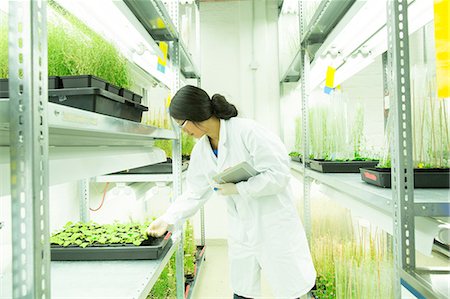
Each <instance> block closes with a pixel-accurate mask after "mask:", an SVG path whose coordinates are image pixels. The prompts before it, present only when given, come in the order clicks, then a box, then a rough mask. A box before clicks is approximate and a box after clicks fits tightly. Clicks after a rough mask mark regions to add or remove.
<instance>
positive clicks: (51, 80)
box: [48, 76, 62, 89]
mask: <svg viewBox="0 0 450 299" xmlns="http://www.w3.org/2000/svg"><path fill="white" fill-rule="evenodd" d="M61 87H62V82H61V78H59V77H58V76H50V77H48V89H60V88H61Z"/></svg>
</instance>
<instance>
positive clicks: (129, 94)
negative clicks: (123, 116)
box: [119, 88, 140, 103]
mask: <svg viewBox="0 0 450 299" xmlns="http://www.w3.org/2000/svg"><path fill="white" fill-rule="evenodd" d="M119 95H120V96H123V97H124V98H125V99H127V100H130V101H132V100H133V95H134V93H133V92H131V91H129V90H128V89H125V88H121V89H120V90H119ZM139 103H140V102H139Z"/></svg>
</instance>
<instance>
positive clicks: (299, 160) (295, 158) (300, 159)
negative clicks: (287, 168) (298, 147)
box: [290, 156, 302, 163]
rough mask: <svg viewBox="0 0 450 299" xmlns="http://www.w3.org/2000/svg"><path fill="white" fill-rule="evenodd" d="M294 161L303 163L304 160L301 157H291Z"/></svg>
mask: <svg viewBox="0 0 450 299" xmlns="http://www.w3.org/2000/svg"><path fill="white" fill-rule="evenodd" d="M290 157H291V160H292V161H295V162H299V163H302V158H300V156H290Z"/></svg>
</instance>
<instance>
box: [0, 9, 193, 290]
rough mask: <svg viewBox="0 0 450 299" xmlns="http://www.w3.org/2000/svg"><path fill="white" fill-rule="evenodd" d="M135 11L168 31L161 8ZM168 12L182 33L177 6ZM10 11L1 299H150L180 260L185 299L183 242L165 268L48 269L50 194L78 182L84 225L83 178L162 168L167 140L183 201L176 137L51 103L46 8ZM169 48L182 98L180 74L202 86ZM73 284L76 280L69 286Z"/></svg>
mask: <svg viewBox="0 0 450 299" xmlns="http://www.w3.org/2000/svg"><path fill="white" fill-rule="evenodd" d="M125 2H131V1H125ZM135 3H141V4H142V3H143V4H146V3H147V4H151V5H153V7H154V9H153V10H151V11H149V10H146V11H145V12H147V13H150V12H156V13H157V16H158V17H160V18H161V19H162V20H164V21H165V24H170V23H171V20H170V18H167V13H166V11H165V8H164V5H163V4H162V3H161V1H159V0H148V1H135ZM170 8H171V9H170V12H171V17H172V19H173V20H176V23H177V22H178V1H176V3H172V4H171V6H170ZM9 10H10V13H9V15H10V18H9V28H10V29H9V39H10V42H9V49H10V51H9V70H10V71H9V78H10V80H9V90H10V99H9V100H2V101H0V153H1V155H0V170H1V171H2V173H9V172H10V174H11V177H8V178H7V179H8V181H10V182H11V201H12V236H13V240H12V271H11V274H12V277H9V274H8V273H7V274H6V276H7V277H6V278H5V279H3V280H2V281H3V282H5V283H8V285H2V286H1V288H2V295H3V294H5V295H6V297H12V298H51V297H56V298H58V297H67V296H72V297H77V298H82V297H83V294H84V296H89V297H90V298H92V297H104V296H105V294H106V293H110V294H111V296H116V297H117V296H119V297H121V298H146V296H147V294H148V292H149V291H150V290H151V288H152V286H153V284H154V283H155V281H156V280H157V278H158V277H159V274H160V273H161V271H162V270H163V268H164V266H165V265H166V263H167V261H168V260H169V258H170V256H171V255H172V254H173V253H174V252H175V250H176V251H177V297H178V298H183V297H184V272H183V244H182V238H180V236H179V238H178V239H175V241H174V243H173V245H172V247H171V248H170V249H169V251H168V252H167V254H166V255H165V256H164V257H163V258H161V259H159V260H153V261H104V262H100V261H99V262H50V246H49V244H50V243H49V219H48V217H49V206H48V205H49V185H53V184H59V183H63V182H69V181H74V180H81V187H82V190H84V191H85V192H82V196H81V200H80V217H81V219H87V217H88V216H87V202H88V184H87V181H86V180H85V179H86V178H89V177H96V176H98V175H101V174H104V173H112V172H116V171H120V170H123V169H129V168H134V167H139V166H143V165H149V164H154V163H158V162H162V161H164V160H165V155H164V153H163V152H162V151H161V150H159V149H156V148H154V147H153V141H154V140H155V139H171V140H173V145H174V146H173V157H174V163H173V165H174V169H173V176H172V178H171V179H172V180H173V184H174V190H175V195H177V194H179V193H180V192H181V145H180V131H179V130H177V129H175V130H174V131H172V130H164V129H159V128H155V127H151V126H146V125H142V124H139V123H134V122H130V121H126V120H121V119H116V118H113V117H109V116H105V115H99V114H96V113H91V112H87V111H81V110H78V109H74V108H70V107H65V106H59V105H56V104H52V103H48V96H47V80H46V79H45V78H47V28H46V27H47V26H46V21H47V16H46V1H12V2H10V3H9ZM144 16H145V15H144ZM140 21H141V22H142V20H140ZM176 23H175V24H176ZM142 24H143V25H144V23H142ZM166 27H167V26H166ZM173 28H176V26H175V27H173ZM175 33H176V31H175ZM172 42H173V45H172V47H171V51H172V53H171V60H172V62H173V66H174V67H175V68H176V69H177V72H176V78H175V80H174V82H173V86H171V87H172V90H176V89H177V88H178V87H179V83H180V75H179V74H180V70H181V69H182V68H185V69H188V70H189V72H187V74H188V75H187V76H188V77H196V78H199V77H200V76H199V74H198V71H197V69H196V67H195V65H194V63H193V61H192V59H190V55H188V54H186V53H188V52H187V51H186V50H184V52H185V55H184V56H185V59H184V60H183V62H182V63H181V62H180V54H179V53H180V42H179V40H178V38H175V39H174V40H173V41H172ZM186 57H187V58H186ZM43 78H44V79H43ZM9 152H10V153H11V154H9ZM124 158H125V159H124ZM67 169H71V171H70V172H69V171H67ZM83 179H84V180H83ZM1 195H4V194H1ZM2 254H3V253H2ZM5 254H7V253H5ZM51 272H53V273H52V275H51ZM69 276H70V277H71V279H67V278H68V277H69ZM74 281H76V282H77V283H76V284H73V282H74ZM68 282H70V284H68ZM72 284H73V286H71V285H72ZM95 292H97V293H96V294H97V295H95V294H94V293H95Z"/></svg>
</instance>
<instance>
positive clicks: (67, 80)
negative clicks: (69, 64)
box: [60, 75, 107, 90]
mask: <svg viewBox="0 0 450 299" xmlns="http://www.w3.org/2000/svg"><path fill="white" fill-rule="evenodd" d="M60 78H61V81H62V86H63V88H85V87H98V88H100V89H105V90H106V84H107V83H106V81H104V80H102V79H100V78H97V77H95V76H92V75H79V76H61V77H60Z"/></svg>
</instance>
